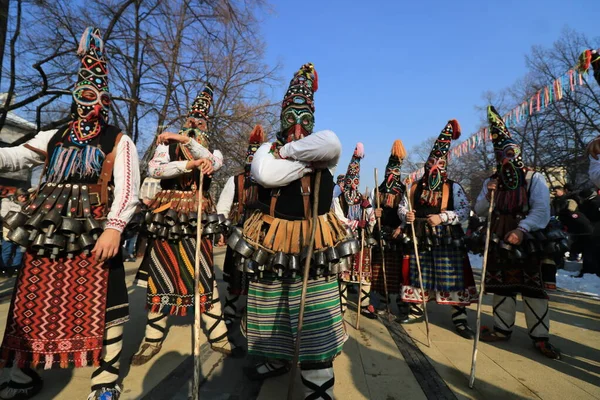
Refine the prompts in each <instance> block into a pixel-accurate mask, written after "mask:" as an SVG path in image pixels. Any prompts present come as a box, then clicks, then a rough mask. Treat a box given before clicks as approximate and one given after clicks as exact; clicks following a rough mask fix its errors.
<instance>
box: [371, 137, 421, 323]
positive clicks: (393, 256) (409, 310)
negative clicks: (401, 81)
mask: <svg viewBox="0 0 600 400" xmlns="http://www.w3.org/2000/svg"><path fill="white" fill-rule="evenodd" d="M405 157H406V150H405V149H404V145H403V144H402V141H401V140H396V141H394V144H393V145H392V151H391V154H390V157H389V159H388V163H387V165H386V167H385V176H384V178H383V182H381V184H380V185H379V204H380V206H381V208H379V209H375V217H378V218H381V232H380V231H379V228H378V226H377V225H376V226H375V229H376V231H375V237H376V238H377V244H376V245H375V246H374V247H373V250H372V251H373V253H372V254H373V259H372V270H373V275H372V282H373V290H374V291H375V292H377V293H378V294H379V295H384V296H385V287H384V280H383V268H382V264H383V263H382V258H381V249H380V248H379V246H380V245H381V240H383V243H384V244H383V246H384V248H383V257H384V259H385V268H386V274H387V276H386V280H387V286H388V287H387V289H388V294H389V295H390V296H397V297H396V304H397V305H398V310H399V312H400V315H399V319H398V320H399V321H400V322H408V321H409V320H416V319H419V318H422V317H423V311H422V310H421V309H420V308H419V307H418V306H417V305H413V306H412V307H411V306H410V304H411V303H404V302H402V296H400V293H401V291H402V277H403V276H405V275H407V274H408V263H405V262H403V260H404V257H405V253H406V252H405V251H404V248H405V247H406V246H407V245H408V243H409V241H410V239H409V237H408V236H407V235H406V233H404V232H403V229H402V227H401V225H402V222H401V221H400V218H399V217H398V206H399V205H400V202H401V201H402V199H403V198H404V196H405V192H406V185H404V183H402V179H401V176H400V170H401V168H402V163H403V161H404V158H405ZM375 195H376V192H375V190H373V191H372V192H371V200H370V201H371V204H372V205H373V206H376V205H377V200H376V199H375ZM406 257H408V256H406ZM403 266H404V268H405V269H406V270H405V271H404V270H403Z"/></svg>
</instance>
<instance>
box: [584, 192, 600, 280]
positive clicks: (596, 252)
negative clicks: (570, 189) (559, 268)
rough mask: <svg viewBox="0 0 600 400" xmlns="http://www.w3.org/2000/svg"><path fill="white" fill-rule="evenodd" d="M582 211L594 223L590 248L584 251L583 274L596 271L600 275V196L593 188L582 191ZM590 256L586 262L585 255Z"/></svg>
mask: <svg viewBox="0 0 600 400" xmlns="http://www.w3.org/2000/svg"><path fill="white" fill-rule="evenodd" d="M580 197H581V205H580V206H579V211H581V212H582V213H583V214H584V215H585V216H586V218H587V219H588V220H589V221H590V223H591V225H592V234H591V236H590V240H589V248H588V251H587V252H584V258H583V260H584V264H583V268H582V270H581V274H580V275H581V276H583V274H584V273H595V274H596V275H598V276H600V247H598V246H596V245H595V244H596V243H598V242H599V240H600V196H598V192H596V190H594V189H593V188H589V189H584V190H582V191H581V194H580ZM586 255H587V257H588V262H587V263H586V260H585V257H586Z"/></svg>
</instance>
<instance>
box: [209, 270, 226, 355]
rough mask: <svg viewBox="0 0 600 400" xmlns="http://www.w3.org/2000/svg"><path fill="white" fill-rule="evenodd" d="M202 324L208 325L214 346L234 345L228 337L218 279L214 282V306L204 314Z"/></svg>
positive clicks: (210, 338)
mask: <svg viewBox="0 0 600 400" xmlns="http://www.w3.org/2000/svg"><path fill="white" fill-rule="evenodd" d="M202 324H203V325H204V326H205V327H206V329H207V333H208V341H209V342H210V343H211V345H213V346H218V347H222V348H226V349H229V350H231V349H232V346H231V344H230V343H229V339H228V338H227V325H225V320H224V318H223V310H222V309H221V300H220V298H219V289H218V287H217V281H216V280H215V281H214V283H213V299H212V307H211V308H210V310H207V311H206V312H205V313H203V314H202Z"/></svg>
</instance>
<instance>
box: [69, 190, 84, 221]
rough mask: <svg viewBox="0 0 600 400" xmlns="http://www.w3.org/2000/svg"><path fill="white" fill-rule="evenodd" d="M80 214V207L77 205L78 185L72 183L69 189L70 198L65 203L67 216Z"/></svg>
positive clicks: (71, 216)
mask: <svg viewBox="0 0 600 400" xmlns="http://www.w3.org/2000/svg"><path fill="white" fill-rule="evenodd" d="M80 215H81V209H80V206H79V185H73V188H72V189H71V198H70V199H69V204H68V205H67V217H69V218H73V217H78V216H80Z"/></svg>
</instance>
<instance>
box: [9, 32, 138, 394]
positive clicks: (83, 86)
mask: <svg viewBox="0 0 600 400" xmlns="http://www.w3.org/2000/svg"><path fill="white" fill-rule="evenodd" d="M77 54H78V55H79V57H80V59H81V66H80V69H79V74H78V79H77V83H76V84H75V89H74V91H73V104H72V120H71V122H69V123H68V125H66V126H63V127H61V128H59V129H57V130H52V131H44V132H39V133H38V134H37V135H36V136H35V138H33V139H32V140H30V141H29V142H27V143H25V144H24V145H21V146H19V147H17V148H11V149H0V168H2V169H3V170H12V171H15V170H20V169H24V168H32V167H33V166H34V165H40V164H44V163H45V170H44V173H43V174H42V176H43V178H44V182H43V183H42V184H41V186H40V188H39V190H38V191H37V192H36V194H35V195H34V196H33V199H32V200H31V201H30V202H29V204H27V205H26V206H24V208H23V210H22V211H21V213H18V214H14V215H13V216H12V218H7V221H5V223H8V224H9V225H10V229H11V232H10V234H9V235H8V238H9V239H10V240H12V241H13V242H15V243H17V244H19V245H20V246H22V247H24V248H26V249H27V250H26V253H25V262H24V265H23V268H22V269H21V270H20V271H19V276H18V278H17V282H16V286H15V290H14V293H13V298H12V303H11V307H10V311H9V315H8V321H7V326H6V331H5V334H4V341H3V343H2V349H1V366H4V365H12V369H11V374H10V375H11V377H10V381H9V382H7V383H5V384H4V385H3V386H2V389H1V390H0V397H1V398H3V399H17V398H18V399H27V398H30V397H32V396H33V395H34V394H35V393H36V392H37V391H38V390H39V389H40V388H41V386H42V382H41V379H40V377H39V376H38V375H37V374H36V373H35V372H34V371H33V370H32V368H36V367H44V368H45V369H49V368H68V367H70V366H75V367H85V366H92V365H93V366H96V367H97V368H96V370H95V371H94V372H93V374H92V393H91V394H90V396H89V399H90V400H91V399H99V398H101V397H102V396H112V397H111V398H114V399H118V397H119V394H120V388H119V386H118V385H117V379H118V377H119V357H120V355H121V347H122V333H123V323H124V322H126V321H127V320H128V319H129V306H128V299H127V288H126V285H125V272H124V268H123V259H122V255H121V251H120V250H121V233H122V232H123V230H124V228H125V226H126V225H127V223H128V222H129V220H130V218H131V216H132V215H133V213H134V211H135V208H136V205H137V202H138V196H137V194H138V189H139V184H140V182H139V167H138V158H137V151H136V148H135V145H134V144H133V142H132V141H131V139H129V137H128V136H125V135H123V134H122V133H121V130H120V129H119V128H117V127H116V126H114V125H109V124H108V115H109V107H110V102H111V99H110V94H109V91H108V76H107V68H106V58H105V55H104V44H103V42H102V39H101V35H100V32H99V30H98V29H96V28H87V29H86V31H85V32H84V34H83V36H82V38H81V42H80V44H79V49H78V51H77Z"/></svg>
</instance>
